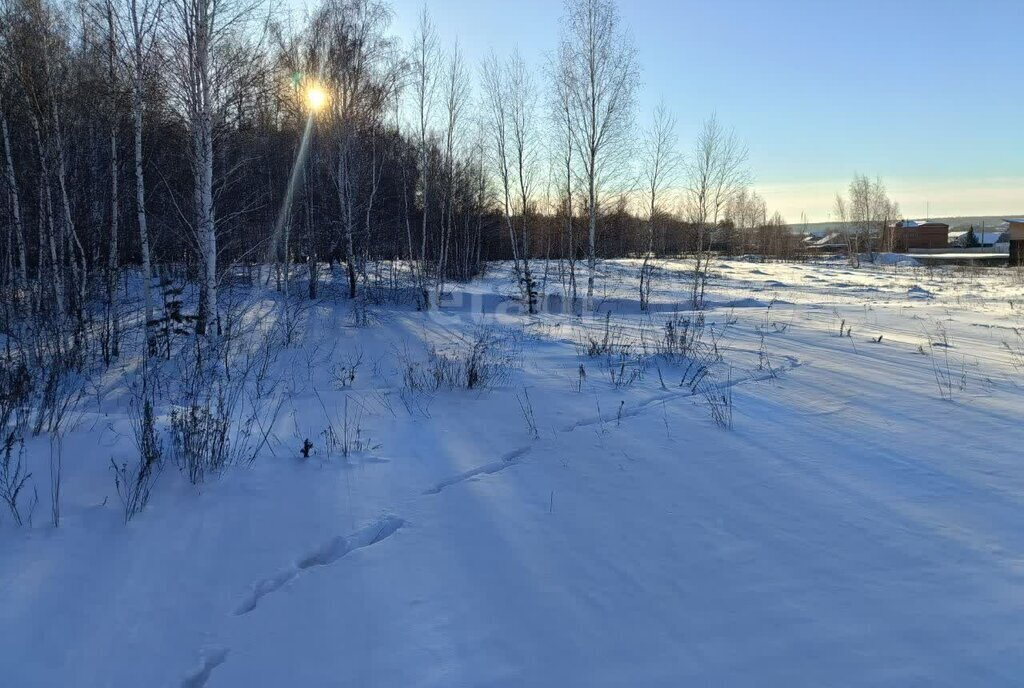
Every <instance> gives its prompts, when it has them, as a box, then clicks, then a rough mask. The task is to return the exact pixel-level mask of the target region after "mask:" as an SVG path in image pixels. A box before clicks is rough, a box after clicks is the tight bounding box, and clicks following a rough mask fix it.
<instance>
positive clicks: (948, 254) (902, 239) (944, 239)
mask: <svg viewBox="0 0 1024 688" xmlns="http://www.w3.org/2000/svg"><path fill="white" fill-rule="evenodd" d="M802 241H803V246H804V249H805V250H806V251H807V252H809V253H823V254H828V253H845V252H847V251H850V250H855V251H861V252H885V253H908V254H913V255H914V257H915V258H917V259H919V260H920V261H921V262H922V263H924V264H941V263H954V264H967V263H981V264H986V263H987V264H1002V265H1006V264H1009V265H1010V266H1021V265H1024V217H1016V218H1015V217H1010V218H1004V219H1003V220H1002V221H1001V222H999V223H997V224H995V225H994V226H986V225H985V224H982V225H980V226H975V225H974V224H973V223H972V224H966V225H965V224H960V225H956V226H952V227H951V226H950V225H949V224H947V223H945V222H939V221H937V220H900V221H898V222H894V223H891V224H889V225H887V226H886V227H885V228H884V229H879V228H871V229H867V230H861V229H859V228H857V229H844V228H840V229H834V228H833V229H826V230H820V231H811V232H805V233H804V235H803V239H802Z"/></svg>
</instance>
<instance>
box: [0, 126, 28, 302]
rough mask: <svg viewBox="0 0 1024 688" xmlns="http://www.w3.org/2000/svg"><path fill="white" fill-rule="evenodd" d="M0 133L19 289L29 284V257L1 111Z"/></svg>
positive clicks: (7, 134) (8, 134)
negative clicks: (15, 249) (16, 250)
mask: <svg viewBox="0 0 1024 688" xmlns="http://www.w3.org/2000/svg"><path fill="white" fill-rule="evenodd" d="M0 135H2V136H3V143H4V175H5V177H6V178H7V194H8V197H9V199H10V205H11V218H12V222H13V225H12V228H11V229H12V231H13V232H14V238H15V243H16V244H17V246H18V280H17V286H18V291H19V292H21V291H23V290H24V289H25V288H26V287H27V285H28V259H27V251H26V250H25V229H24V227H23V226H22V224H21V198H20V197H19V195H18V181H17V178H16V177H15V176H14V156H13V154H12V153H11V137H10V132H9V130H8V128H7V118H6V117H4V115H3V113H2V112H0Z"/></svg>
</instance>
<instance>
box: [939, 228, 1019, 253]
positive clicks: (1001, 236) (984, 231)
mask: <svg viewBox="0 0 1024 688" xmlns="http://www.w3.org/2000/svg"><path fill="white" fill-rule="evenodd" d="M972 232H973V233H974V241H975V242H976V243H974V244H973V246H976V247H978V248H994V249H1003V250H1005V248H1006V247H1007V246H1008V245H1009V242H1010V225H1009V223H1008V222H1003V223H1002V224H1000V225H999V226H997V227H995V228H994V229H990V228H987V227H982V228H980V229H979V228H977V227H971V228H970V229H966V230H965V229H955V230H952V231H950V233H949V245H950V246H955V247H957V248H970V247H971V233H972Z"/></svg>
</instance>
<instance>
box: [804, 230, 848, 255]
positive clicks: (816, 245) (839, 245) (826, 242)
mask: <svg viewBox="0 0 1024 688" xmlns="http://www.w3.org/2000/svg"><path fill="white" fill-rule="evenodd" d="M804 248H806V249H807V250H808V251H813V252H815V253H837V252H839V251H845V250H847V249H848V248H849V246H848V244H847V242H846V239H845V238H844V237H843V235H842V234H840V233H839V232H828V233H826V234H824V235H822V236H814V235H810V236H807V237H805V238H804Z"/></svg>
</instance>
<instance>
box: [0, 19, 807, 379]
mask: <svg viewBox="0 0 1024 688" xmlns="http://www.w3.org/2000/svg"><path fill="white" fill-rule="evenodd" d="M392 19H393V13H392V10H391V8H390V7H389V6H388V5H387V4H386V3H384V2H382V1H381V0H322V2H320V3H319V4H318V5H317V6H316V7H315V8H314V9H312V10H311V11H310V12H308V13H307V14H306V15H305V16H304V17H303V18H302V19H301V20H296V19H293V18H289V17H285V16H280V15H277V14H275V13H274V12H272V11H271V10H270V8H269V6H267V5H264V4H263V3H262V2H261V0H0V139H2V140H0V148H2V151H0V153H2V156H3V157H2V165H3V174H2V175H0V180H2V181H0V190H2V192H3V196H4V205H3V210H2V213H0V228H2V235H0V266H2V271H3V279H2V280H0V289H2V290H3V292H2V293H3V307H4V317H5V322H7V323H12V322H15V321H17V320H19V318H24V317H25V316H27V315H31V316H33V317H35V318H37V319H40V320H45V321H46V322H52V323H60V324H62V326H66V331H69V332H76V333H77V335H76V336H84V333H85V332H86V331H95V330H97V329H98V330H99V332H100V333H101V337H100V340H101V342H102V347H103V352H104V356H105V357H106V358H107V359H108V360H109V358H111V357H114V356H116V355H117V354H118V349H119V346H120V338H121V331H122V329H123V328H124V327H125V324H124V320H125V319H126V318H127V317H128V316H127V315H126V307H125V305H124V304H123V303H122V301H123V300H124V294H125V293H127V290H128V289H129V287H128V285H129V284H131V285H132V288H133V289H134V288H135V286H134V285H136V284H137V285H138V292H136V293H139V296H140V297H141V302H142V310H143V311H144V314H143V316H142V321H143V322H144V323H145V326H146V329H147V333H148V337H147V340H148V341H149V349H150V350H151V351H152V350H155V349H156V348H157V346H158V343H157V337H156V334H157V333H158V332H159V331H161V329H167V328H170V327H183V328H191V329H194V330H195V331H197V332H198V333H200V334H211V335H216V334H217V333H218V332H220V331H221V330H222V328H223V322H222V313H221V310H222V306H221V303H222V301H223V295H222V294H221V290H222V287H223V286H224V285H225V284H226V283H228V282H229V281H230V280H232V279H236V278H237V277H238V274H239V271H240V270H242V271H245V273H246V274H247V275H248V276H249V278H250V279H253V280H263V281H264V282H265V283H267V284H273V285H274V287H275V288H276V289H278V290H279V291H282V292H284V293H285V294H286V295H288V296H298V295H299V294H300V293H302V294H303V295H307V296H309V297H312V298H316V297H317V295H318V290H319V289H320V288H321V286H322V284H323V283H324V278H325V276H326V275H327V274H331V275H335V273H336V276H337V278H338V279H337V280H336V282H337V283H340V284H343V285H344V291H345V292H346V293H347V294H348V296H349V297H352V298H363V297H372V296H374V295H376V294H380V293H381V292H382V290H384V289H385V288H388V287H395V286H396V285H403V288H404V289H405V292H406V293H408V294H411V297H410V298H414V299H415V300H416V301H417V303H418V304H419V306H420V307H422V308H429V307H431V304H434V303H436V302H437V300H438V299H439V298H440V296H441V294H442V293H443V290H444V289H445V285H446V284H448V283H450V282H451V281H462V280H468V279H471V278H472V277H474V276H476V275H478V274H480V273H481V272H482V271H483V270H484V268H485V265H486V264H487V262H488V261H492V260H499V259H500V260H508V261H510V262H511V264H512V269H513V271H514V274H515V278H516V283H517V284H518V286H519V289H520V293H521V297H522V299H523V301H524V303H526V304H528V305H529V307H530V308H531V309H533V307H534V306H535V304H536V299H537V298H538V291H539V289H540V286H539V282H538V270H539V267H538V261H543V265H544V272H545V275H547V273H548V272H552V273H553V274H556V275H557V277H556V281H557V282H558V283H559V284H560V285H561V286H560V288H561V289H562V290H563V291H564V293H565V294H566V295H567V296H568V298H569V300H570V301H571V302H572V303H573V304H574V305H575V304H577V303H580V304H581V307H582V304H584V303H586V302H589V301H591V300H592V299H593V295H594V279H595V273H596V262H597V260H598V259H600V258H603V257H613V256H638V257H643V258H644V268H643V269H642V270H641V290H642V289H643V287H642V285H643V280H644V278H645V274H646V277H647V279H648V280H649V279H650V274H651V273H650V268H649V265H650V261H651V260H653V259H654V258H656V257H660V256H667V255H678V254H682V253H688V254H695V255H697V257H698V260H697V265H698V273H699V268H700V265H701V257H702V256H703V257H704V260H705V264H706V260H707V256H709V255H710V253H711V251H712V250H716V251H729V252H736V253H746V252H757V253H762V254H772V255H778V256H787V255H791V254H792V253H793V252H794V251H795V250H796V242H795V240H794V237H793V235H792V233H791V232H789V230H788V228H787V227H786V225H785V221H784V220H783V219H782V218H781V217H780V216H778V215H777V214H774V215H771V216H769V214H768V212H767V208H766V207H765V204H764V202H763V200H761V199H760V197H758V196H757V194H756V193H754V192H753V191H751V190H749V188H748V187H749V185H750V175H749V171H748V169H747V152H746V148H745V147H744V146H743V145H742V143H741V142H740V141H739V140H738V138H737V137H736V136H735V134H733V133H732V132H731V131H730V130H729V129H727V128H726V127H725V126H724V125H722V124H721V123H720V122H719V121H718V119H717V118H716V117H714V116H711V117H710V118H708V119H707V121H706V122H705V124H704V126H703V128H702V129H701V131H700V132H699V133H698V136H697V137H696V140H695V141H694V143H693V145H692V149H691V150H689V151H688V152H687V153H686V154H685V155H683V154H682V151H681V148H680V145H679V141H678V134H677V131H676V123H675V118H674V116H673V115H672V114H671V113H669V112H668V111H667V109H666V108H665V107H664V106H661V107H659V108H658V109H657V110H656V111H655V113H654V114H653V118H652V121H651V122H650V124H649V125H648V126H646V127H637V126H636V125H635V122H636V119H637V105H636V99H637V93H638V90H639V88H640V68H639V64H638V60H637V52H636V48H635V43H634V41H633V39H632V37H631V36H630V34H629V32H628V30H627V29H626V28H625V27H624V26H623V24H622V21H621V18H620V15H619V12H618V9H617V7H616V5H615V3H614V2H613V1H612V0H567V2H566V4H565V8H564V13H563V16H562V19H561V33H560V38H559V41H558V44H557V45H556V46H553V49H552V52H551V54H550V56H549V57H548V58H547V59H546V68H545V69H544V70H542V71H534V70H531V68H530V67H529V66H528V65H527V63H526V61H525V60H524V59H523V57H522V56H520V55H518V54H515V53H514V54H511V55H504V56H500V55H491V56H489V57H488V58H487V59H486V60H485V61H484V63H483V64H480V65H472V64H469V63H468V62H467V60H466V58H465V56H464V55H463V53H462V51H461V49H460V47H459V46H458V44H453V45H442V43H441V41H440V39H439V37H438V34H437V31H436V29H435V27H434V25H433V23H432V21H431V18H430V17H429V15H428V14H427V12H426V10H424V12H423V14H422V15H421V17H420V19H419V22H418V26H417V29H416V32H415V35H413V36H411V37H408V38H407V40H405V41H404V42H403V41H402V40H400V39H399V37H398V36H396V35H395V34H394V32H393V30H392V26H391V23H392ZM551 266H554V267H551ZM133 280H137V281H133ZM697 281H698V280H695V283H696V282H697ZM545 282H547V279H546V278H545ZM185 289H194V290H195V292H196V293H197V297H198V298H197V299H196V304H197V305H196V307H195V308H194V309H192V310H190V309H189V308H186V307H184V306H183V305H182V299H181V296H180V295H181V294H182V292H183V291H184V290H185ZM702 289H703V288H702V287H701V291H702ZM694 298H695V302H696V300H697V299H698V293H697V287H696V286H695V295H694ZM7 329H8V330H10V328H9V327H8V328H7Z"/></svg>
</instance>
